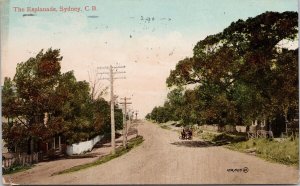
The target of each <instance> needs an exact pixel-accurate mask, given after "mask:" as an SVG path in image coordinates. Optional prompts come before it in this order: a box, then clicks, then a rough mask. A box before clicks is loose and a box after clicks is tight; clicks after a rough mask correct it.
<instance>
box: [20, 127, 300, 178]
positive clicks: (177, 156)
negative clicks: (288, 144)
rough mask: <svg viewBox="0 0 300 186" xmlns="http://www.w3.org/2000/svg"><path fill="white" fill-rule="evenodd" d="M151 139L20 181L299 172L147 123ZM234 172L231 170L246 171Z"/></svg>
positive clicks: (287, 174)
mask: <svg viewBox="0 0 300 186" xmlns="http://www.w3.org/2000/svg"><path fill="white" fill-rule="evenodd" d="M138 131H139V134H140V135H142V136H144V138H145V141H144V142H143V144H142V145H140V146H139V147H137V148H135V149H133V150H131V151H130V152H129V153H127V154H125V155H123V156H121V157H119V158H116V159H114V160H111V161H109V162H107V163H105V164H102V165H99V166H96V167H92V168H89V169H85V170H81V171H78V172H74V173H70V174H64V175H58V176H44V177H43V176H40V179H30V177H31V176H34V175H30V174H28V179H27V180H22V182H18V178H17V177H16V178H15V182H16V183H20V184H22V183H23V184H68V183H69V184H182V183H185V184H189V183H191V184H192V183H194V184H197V183H198V184H199V183H202V184H207V183H214V184H218V183H219V184H272V183H274V184H284V183H285V184H287V183H290V184H295V183H298V176H299V173H298V170H297V169H296V168H294V167H288V166H285V165H280V164H275V163H270V162H266V161H264V160H262V159H260V158H257V157H255V156H252V155H247V154H243V153H239V152H235V151H231V150H228V149H225V148H223V147H220V146H219V147H212V146H207V145H205V143H203V142H201V141H200V140H193V141H182V140H179V139H178V134H177V133H176V132H174V131H170V130H166V129H162V128H160V127H159V126H157V125H155V124H152V123H149V122H147V121H143V122H142V123H140V124H139V125H138ZM245 167H247V168H248V172H243V171H236V172H232V171H229V170H228V169H244V168H245Z"/></svg>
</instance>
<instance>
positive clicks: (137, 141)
mask: <svg viewBox="0 0 300 186" xmlns="http://www.w3.org/2000/svg"><path fill="white" fill-rule="evenodd" d="M143 141H144V139H143V136H137V137H135V138H133V139H130V140H129V141H128V145H127V148H124V147H119V148H117V149H116V153H115V154H108V155H105V156H102V157H101V158H99V159H98V160H96V161H94V162H91V163H86V164H82V165H78V166H74V167H71V168H69V169H65V170H63V171H60V172H57V173H54V174H52V176H54V175H59V174H66V173H71V172H76V171H80V170H82V169H87V168H90V167H94V166H97V165H100V164H102V163H106V162H108V161H110V160H112V159H114V158H117V157H119V156H122V155H123V154H125V153H127V152H129V151H130V150H131V149H133V148H134V147H136V146H138V145H140V144H141V143H142V142H143Z"/></svg>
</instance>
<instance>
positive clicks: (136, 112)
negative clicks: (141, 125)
mask: <svg viewBox="0 0 300 186" xmlns="http://www.w3.org/2000/svg"><path fill="white" fill-rule="evenodd" d="M138 112H139V111H138V110H136V111H135V120H137V115H138Z"/></svg>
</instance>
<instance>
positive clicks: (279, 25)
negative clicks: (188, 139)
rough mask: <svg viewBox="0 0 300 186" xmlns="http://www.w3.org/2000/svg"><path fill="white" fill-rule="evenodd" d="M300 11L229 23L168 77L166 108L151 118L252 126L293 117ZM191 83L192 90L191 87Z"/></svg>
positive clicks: (202, 42)
mask: <svg viewBox="0 0 300 186" xmlns="http://www.w3.org/2000/svg"><path fill="white" fill-rule="evenodd" d="M297 39H298V13H297V12H283V13H277V12H266V13H263V14H261V15H258V16H256V17H254V18H248V19H247V20H245V21H244V20H238V21H236V22H233V23H231V25H230V26H228V27H227V28H225V29H224V30H223V31H222V32H220V33H218V34H215V35H210V36H208V37H206V38H205V39H204V40H201V41H199V42H198V43H197V45H196V46H195V47H194V50H193V51H194V54H193V56H192V57H190V58H186V59H184V60H181V61H179V62H178V63H177V65H176V68H175V70H171V72H170V75H169V77H168V78H167V81H166V83H167V85H168V87H170V88H171V89H172V91H171V92H170V93H169V94H168V99H167V101H166V102H165V104H164V106H161V107H155V108H154V109H153V110H152V112H151V113H149V114H148V115H147V118H148V119H152V120H155V121H157V122H165V121H168V120H181V121H183V123H184V124H195V123H198V124H204V123H205V124H210V123H216V124H220V125H224V124H249V123H250V122H251V121H252V120H256V119H258V120H267V121H272V120H274V119H275V118H276V117H278V116H280V115H281V116H283V117H285V119H289V118H290V117H293V116H292V114H290V113H292V111H293V110H295V109H297V108H298V48H297V49H292V47H287V46H286V45H284V43H291V41H297ZM187 85H189V86H192V87H193V88H192V89H188V88H187Z"/></svg>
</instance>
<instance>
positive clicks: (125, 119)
mask: <svg viewBox="0 0 300 186" xmlns="http://www.w3.org/2000/svg"><path fill="white" fill-rule="evenodd" d="M121 99H122V100H124V102H120V104H122V105H123V146H124V147H127V133H128V129H127V118H126V116H127V105H129V104H132V103H131V102H128V100H130V99H131V98H126V97H124V98H121Z"/></svg>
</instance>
